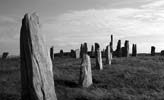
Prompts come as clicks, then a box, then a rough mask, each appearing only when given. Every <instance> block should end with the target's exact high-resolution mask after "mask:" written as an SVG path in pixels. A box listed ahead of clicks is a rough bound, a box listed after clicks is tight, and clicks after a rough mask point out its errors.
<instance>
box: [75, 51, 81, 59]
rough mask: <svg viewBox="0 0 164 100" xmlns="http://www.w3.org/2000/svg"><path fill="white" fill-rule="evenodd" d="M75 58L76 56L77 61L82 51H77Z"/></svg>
mask: <svg viewBox="0 0 164 100" xmlns="http://www.w3.org/2000/svg"><path fill="white" fill-rule="evenodd" d="M75 56H76V59H79V58H80V50H79V49H76V50H75Z"/></svg>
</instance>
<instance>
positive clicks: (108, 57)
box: [105, 45, 112, 65]
mask: <svg viewBox="0 0 164 100" xmlns="http://www.w3.org/2000/svg"><path fill="white" fill-rule="evenodd" d="M110 50H111V49H110V46H109V45H108V46H107V47H106V54H105V55H106V63H107V64H109V65H111V63H112V53H111V51H110Z"/></svg>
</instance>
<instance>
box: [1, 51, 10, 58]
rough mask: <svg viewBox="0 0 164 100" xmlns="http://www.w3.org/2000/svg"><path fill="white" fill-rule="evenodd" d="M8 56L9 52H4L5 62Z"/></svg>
mask: <svg viewBox="0 0 164 100" xmlns="http://www.w3.org/2000/svg"><path fill="white" fill-rule="evenodd" d="M8 54H9V53H8V52H3V54H2V59H3V60H5V59H6V58H7V56H8Z"/></svg>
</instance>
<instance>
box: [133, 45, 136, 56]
mask: <svg viewBox="0 0 164 100" xmlns="http://www.w3.org/2000/svg"><path fill="white" fill-rule="evenodd" d="M132 56H133V57H136V56H137V45H136V44H133V46H132Z"/></svg>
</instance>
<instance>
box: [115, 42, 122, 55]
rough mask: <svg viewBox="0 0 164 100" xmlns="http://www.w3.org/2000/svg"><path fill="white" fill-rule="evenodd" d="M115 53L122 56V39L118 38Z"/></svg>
mask: <svg viewBox="0 0 164 100" xmlns="http://www.w3.org/2000/svg"><path fill="white" fill-rule="evenodd" d="M115 54H116V56H117V57H121V56H122V49H121V40H118V42H117V49H116V51H115Z"/></svg>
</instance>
